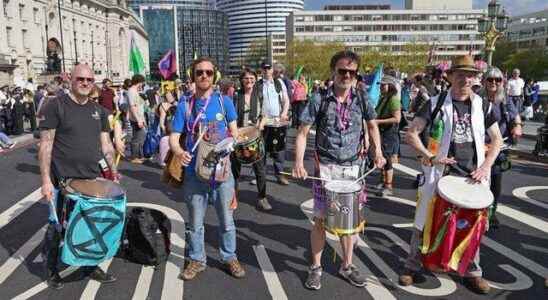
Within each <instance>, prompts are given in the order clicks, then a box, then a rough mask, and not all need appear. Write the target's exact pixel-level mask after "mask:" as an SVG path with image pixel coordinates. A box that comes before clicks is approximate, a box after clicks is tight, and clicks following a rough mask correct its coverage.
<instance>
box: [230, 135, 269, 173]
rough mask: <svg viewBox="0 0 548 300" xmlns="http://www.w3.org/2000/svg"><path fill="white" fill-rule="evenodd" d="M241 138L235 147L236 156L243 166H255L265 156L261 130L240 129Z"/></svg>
mask: <svg viewBox="0 0 548 300" xmlns="http://www.w3.org/2000/svg"><path fill="white" fill-rule="evenodd" d="M238 133H239V137H238V142H237V143H236V146H235V147H234V156H235V157H236V159H237V160H238V161H239V162H241V163H242V164H248V165H249V164H253V163H256V162H257V161H259V160H261V159H263V157H264V155H265V149H264V142H263V138H262V137H261V134H260V131H259V129H257V128H255V127H254V126H248V127H244V128H240V129H239V130H238Z"/></svg>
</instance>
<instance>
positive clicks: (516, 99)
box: [509, 96, 523, 114]
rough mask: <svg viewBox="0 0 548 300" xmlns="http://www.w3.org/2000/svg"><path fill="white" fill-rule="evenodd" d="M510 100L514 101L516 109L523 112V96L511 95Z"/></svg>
mask: <svg viewBox="0 0 548 300" xmlns="http://www.w3.org/2000/svg"><path fill="white" fill-rule="evenodd" d="M509 97H510V100H512V102H513V103H514V106H515V107H516V110H517V111H518V113H520V114H521V112H522V111H523V96H509Z"/></svg>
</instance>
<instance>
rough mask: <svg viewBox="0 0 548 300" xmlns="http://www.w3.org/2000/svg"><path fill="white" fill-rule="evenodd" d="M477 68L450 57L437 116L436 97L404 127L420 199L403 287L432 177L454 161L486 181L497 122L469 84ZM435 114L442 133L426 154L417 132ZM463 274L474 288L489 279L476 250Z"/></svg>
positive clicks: (416, 257) (416, 264) (415, 261)
mask: <svg viewBox="0 0 548 300" xmlns="http://www.w3.org/2000/svg"><path fill="white" fill-rule="evenodd" d="M479 72H480V71H479V70H478V69H477V68H476V66H475V64H474V60H473V59H472V57H471V56H460V57H457V58H455V59H454V60H453V62H452V67H451V69H449V71H448V72H447V73H448V77H449V80H450V82H451V88H450V89H449V90H448V91H447V93H442V94H443V95H445V99H443V100H442V101H444V102H443V104H440V105H441V106H439V107H440V110H439V113H438V114H437V116H432V114H433V111H436V109H435V107H436V103H437V102H438V99H439V97H440V96H436V97H433V98H432V99H431V100H429V101H428V102H426V104H425V105H423V106H422V108H421V109H420V110H419V111H418V112H417V114H416V117H415V119H414V120H413V122H412V123H411V125H410V126H409V129H408V131H407V137H406V138H407V143H408V144H409V145H411V146H412V147H413V148H414V149H415V151H417V154H418V155H419V156H420V160H421V163H422V165H423V171H424V178H423V179H424V182H420V184H421V186H420V187H419V192H418V194H419V195H420V199H419V200H418V205H417V209H416V212H415V229H414V231H413V235H412V237H411V245H410V252H409V256H408V258H407V261H406V262H405V267H404V270H403V272H402V274H401V275H400V277H399V282H400V284H401V285H403V286H408V285H412V284H413V282H414V276H415V275H416V273H417V272H418V271H419V270H420V268H421V266H422V263H421V254H420V250H419V244H420V243H421V242H420V241H421V236H422V229H423V227H424V223H425V221H426V220H425V219H426V214H427V213H426V211H427V208H428V206H429V203H430V201H431V199H432V198H433V197H434V196H435V193H436V185H437V182H438V180H439V179H440V178H441V177H442V176H444V173H445V172H446V169H451V168H450V167H449V166H451V165H456V166H458V169H460V170H462V171H464V172H467V173H470V175H471V177H472V178H473V179H474V180H476V181H478V182H484V183H485V182H487V181H488V180H489V176H490V172H491V166H492V165H493V163H494V162H495V159H496V157H497V155H498V153H499V149H500V146H501V145H502V137H501V134H500V130H499V126H498V124H497V120H496V118H495V117H494V116H493V114H492V111H491V109H490V104H489V102H487V100H484V99H482V98H481V97H480V96H478V95H476V94H474V93H473V92H472V89H471V88H472V84H473V81H474V79H475V78H476V76H477V75H478V73H479ZM440 118H442V120H443V127H442V130H443V131H442V132H443V134H442V135H441V136H442V138H441V141H440V143H439V146H438V149H439V150H438V153H432V152H431V151H430V150H429V149H427V148H426V147H425V145H423V143H422V142H421V138H420V136H419V135H420V134H421V132H422V131H424V130H425V128H426V125H427V124H430V123H433V122H436V124H441V122H438V120H440ZM432 119H434V120H432ZM433 127H434V126H433ZM485 132H487V134H488V135H489V137H490V139H491V147H490V148H489V150H487V151H485V147H484V141H485ZM431 149H434V148H431ZM457 174H458V173H457ZM434 222H436V221H435V220H434ZM464 277H465V282H466V284H467V285H468V286H469V287H470V288H471V289H472V290H474V291H475V292H477V293H482V294H486V293H488V292H489V289H490V288H489V284H488V283H487V281H485V280H484V279H483V278H482V270H481V267H480V265H479V249H478V252H477V253H476V255H475V257H474V261H473V263H471V264H470V267H469V269H468V271H467V273H466V274H465V275H464Z"/></svg>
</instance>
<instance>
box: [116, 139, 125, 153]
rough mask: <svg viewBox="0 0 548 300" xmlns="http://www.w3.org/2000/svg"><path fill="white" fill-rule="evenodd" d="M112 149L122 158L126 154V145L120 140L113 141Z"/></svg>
mask: <svg viewBox="0 0 548 300" xmlns="http://www.w3.org/2000/svg"><path fill="white" fill-rule="evenodd" d="M114 148H116V151H117V152H118V153H119V154H120V155H122V156H124V153H126V144H125V143H124V141H122V140H115V141H114Z"/></svg>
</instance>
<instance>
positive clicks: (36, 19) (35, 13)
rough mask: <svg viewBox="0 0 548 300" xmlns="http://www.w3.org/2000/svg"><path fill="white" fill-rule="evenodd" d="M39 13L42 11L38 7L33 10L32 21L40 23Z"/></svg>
mask: <svg viewBox="0 0 548 300" xmlns="http://www.w3.org/2000/svg"><path fill="white" fill-rule="evenodd" d="M39 12H40V10H39V9H38V8H36V7H35V8H33V9H32V20H33V21H34V23H40V17H39Z"/></svg>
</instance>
